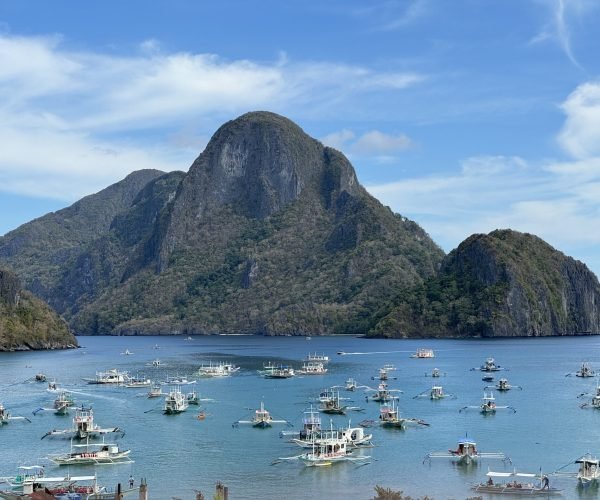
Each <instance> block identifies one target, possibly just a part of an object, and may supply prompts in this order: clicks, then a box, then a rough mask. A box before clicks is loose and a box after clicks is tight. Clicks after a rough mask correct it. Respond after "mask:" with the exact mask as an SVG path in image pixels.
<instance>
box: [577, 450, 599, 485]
mask: <svg viewBox="0 0 600 500" xmlns="http://www.w3.org/2000/svg"><path fill="white" fill-rule="evenodd" d="M575 463H576V464H579V471H578V472H577V483H578V485H579V486H582V487H584V488H585V487H588V486H598V485H599V484H600V463H599V461H598V459H597V458H596V457H592V455H590V454H589V453H587V454H586V455H584V456H582V457H581V458H578V459H577V460H575Z"/></svg>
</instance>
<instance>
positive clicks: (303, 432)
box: [279, 405, 321, 446]
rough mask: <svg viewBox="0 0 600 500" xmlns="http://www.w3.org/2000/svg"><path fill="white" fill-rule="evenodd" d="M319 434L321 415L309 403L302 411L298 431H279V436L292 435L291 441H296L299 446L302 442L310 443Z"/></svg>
mask: <svg viewBox="0 0 600 500" xmlns="http://www.w3.org/2000/svg"><path fill="white" fill-rule="evenodd" d="M320 435H321V415H320V414H319V412H318V411H315V410H314V409H313V406H312V405H310V409H309V410H307V411H305V412H304V417H302V429H300V431H281V432H280V433H279V437H284V436H294V437H292V439H291V441H290V442H292V443H296V444H297V445H299V446H303V444H302V443H310V444H311V445H312V440H313V438H315V437H319V436H320Z"/></svg>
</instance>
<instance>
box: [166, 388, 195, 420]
mask: <svg viewBox="0 0 600 500" xmlns="http://www.w3.org/2000/svg"><path fill="white" fill-rule="evenodd" d="M188 406H189V404H188V400H187V398H186V396H185V394H183V393H182V392H181V390H180V389H179V387H175V388H173V389H171V390H170V391H169V394H167V397H166V398H165V405H164V406H163V413H164V414H165V415H176V414H177V413H182V412H184V411H185V410H187V409H188Z"/></svg>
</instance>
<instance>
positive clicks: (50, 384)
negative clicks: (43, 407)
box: [46, 380, 59, 392]
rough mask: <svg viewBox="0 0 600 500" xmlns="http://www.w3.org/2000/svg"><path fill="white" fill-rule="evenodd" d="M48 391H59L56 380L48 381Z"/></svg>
mask: <svg viewBox="0 0 600 500" xmlns="http://www.w3.org/2000/svg"><path fill="white" fill-rule="evenodd" d="M46 390H47V391H48V392H57V391H58V390H59V389H58V386H57V385H56V380H52V381H51V382H48V388H47V389H46Z"/></svg>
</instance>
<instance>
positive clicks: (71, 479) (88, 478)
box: [35, 476, 96, 483]
mask: <svg viewBox="0 0 600 500" xmlns="http://www.w3.org/2000/svg"><path fill="white" fill-rule="evenodd" d="M95 480H96V476H63V477H40V478H37V479H36V480H35V481H36V483H66V482H74V481H95Z"/></svg>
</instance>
